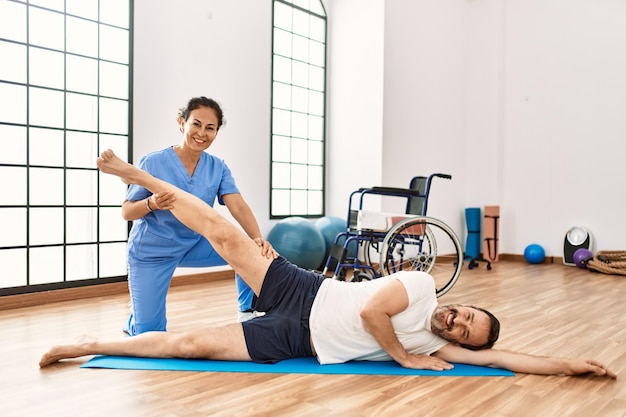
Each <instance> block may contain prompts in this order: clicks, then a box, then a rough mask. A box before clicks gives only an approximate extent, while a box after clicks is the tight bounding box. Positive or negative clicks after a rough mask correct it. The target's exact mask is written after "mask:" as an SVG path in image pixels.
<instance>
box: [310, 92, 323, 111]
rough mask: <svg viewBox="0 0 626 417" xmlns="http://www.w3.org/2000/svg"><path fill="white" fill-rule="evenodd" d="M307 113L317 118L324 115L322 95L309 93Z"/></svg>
mask: <svg viewBox="0 0 626 417" xmlns="http://www.w3.org/2000/svg"><path fill="white" fill-rule="evenodd" d="M309 113H311V114H315V115H317V116H323V115H324V93H320V92H319V91H311V92H309Z"/></svg>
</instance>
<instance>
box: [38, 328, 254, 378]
mask: <svg viewBox="0 0 626 417" xmlns="http://www.w3.org/2000/svg"><path fill="white" fill-rule="evenodd" d="M88 355H113V356H137V357H144V358H184V359H192V358H193V359H215V360H225V361H249V360H251V359H250V355H248V349H247V345H246V340H245V338H244V335H243V328H242V326H241V323H235V324H229V325H226V326H222V327H213V328H207V329H201V330H192V331H188V332H183V333H174V332H146V333H141V334H139V335H137V336H133V337H126V338H123V339H119V340H114V341H107V342H101V341H98V340H85V341H79V342H77V343H74V344H71V345H61V346H54V347H53V348H52V349H50V350H49V351H48V352H46V353H45V354H44V355H43V356H42V357H41V360H40V361H39V366H40V367H42V368H43V367H44V366H48V365H50V364H53V363H55V362H58V361H60V360H62V359H70V358H78V357H81V356H88Z"/></svg>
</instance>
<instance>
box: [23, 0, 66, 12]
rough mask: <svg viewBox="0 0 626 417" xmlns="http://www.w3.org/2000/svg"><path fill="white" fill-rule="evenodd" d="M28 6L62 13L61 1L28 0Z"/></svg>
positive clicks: (62, 5)
mask: <svg viewBox="0 0 626 417" xmlns="http://www.w3.org/2000/svg"><path fill="white" fill-rule="evenodd" d="M29 3H30V4H34V5H37V6H43V7H45V8H47V9H54V10H58V11H60V12H62V11H63V10H64V4H63V0H30V2H29Z"/></svg>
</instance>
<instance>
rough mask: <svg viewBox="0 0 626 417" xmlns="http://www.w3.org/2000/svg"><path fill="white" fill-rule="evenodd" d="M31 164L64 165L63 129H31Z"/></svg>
mask: <svg viewBox="0 0 626 417" xmlns="http://www.w3.org/2000/svg"><path fill="white" fill-rule="evenodd" d="M28 149H29V153H30V155H29V164H30V165H48V166H57V167H62V166H63V131H62V130H56V129H39V128H35V127H31V128H30V129H29V147H28Z"/></svg>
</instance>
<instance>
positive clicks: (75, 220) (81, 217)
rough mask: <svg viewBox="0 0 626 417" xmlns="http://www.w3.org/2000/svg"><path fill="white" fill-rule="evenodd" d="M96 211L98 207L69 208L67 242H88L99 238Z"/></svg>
mask: <svg viewBox="0 0 626 417" xmlns="http://www.w3.org/2000/svg"><path fill="white" fill-rule="evenodd" d="M96 211H97V209H96V208H89V207H77V208H72V207H70V208H68V209H67V217H66V223H67V226H66V229H67V230H66V232H65V233H66V240H67V243H81V242H83V243H86V242H95V241H96V240H97V235H96V226H97V217H96ZM69 259H71V258H69Z"/></svg>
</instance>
